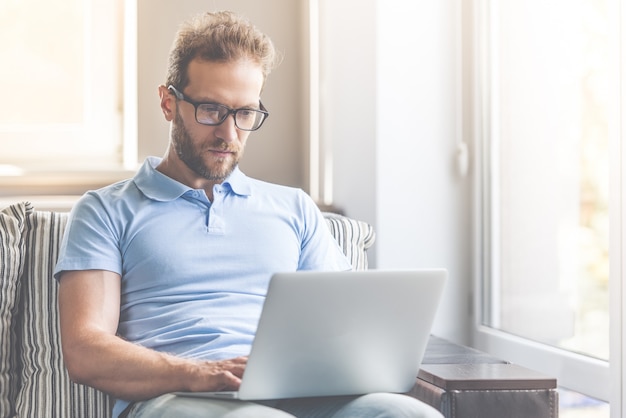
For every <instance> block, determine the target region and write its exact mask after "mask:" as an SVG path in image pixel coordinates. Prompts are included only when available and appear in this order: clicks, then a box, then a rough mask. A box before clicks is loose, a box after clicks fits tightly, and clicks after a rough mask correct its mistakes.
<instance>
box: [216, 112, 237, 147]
mask: <svg viewBox="0 0 626 418" xmlns="http://www.w3.org/2000/svg"><path fill="white" fill-rule="evenodd" d="M238 131H239V129H237V126H236V125H235V115H234V114H230V115H228V117H227V118H226V120H225V121H224V122H222V123H220V124H219V125H218V126H217V127H216V134H217V136H219V137H220V138H221V139H223V140H224V141H226V142H233V141H236V140H237V139H238V138H239V132H238Z"/></svg>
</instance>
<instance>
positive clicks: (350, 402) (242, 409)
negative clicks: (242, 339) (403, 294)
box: [128, 393, 442, 418]
mask: <svg viewBox="0 0 626 418" xmlns="http://www.w3.org/2000/svg"><path fill="white" fill-rule="evenodd" d="M173 416H175V417H177V418H178V417H180V418H192V417H194V418H195V417H202V418H235V417H236V418H248V417H249V418H293V417H298V418H331V417H332V418H357V417H358V418H374V417H376V418H392V417H393V418H404V417H406V418H409V417H410V418H440V417H442V415H441V414H440V413H439V412H438V411H436V410H435V409H434V408H431V407H430V406H428V405H426V404H424V403H422V402H420V401H418V400H416V399H413V398H411V397H408V396H404V395H398V394H390V393H373V394H369V395H363V396H336V397H324V398H299V399H281V400H275V401H262V402H245V401H231V400H221V399H201V398H185V397H180V396H176V395H171V394H167V395H163V396H160V397H158V398H155V399H152V400H149V401H146V402H140V403H138V404H136V405H135V406H134V407H133V408H132V409H131V411H130V413H129V414H128V418H159V417H173Z"/></svg>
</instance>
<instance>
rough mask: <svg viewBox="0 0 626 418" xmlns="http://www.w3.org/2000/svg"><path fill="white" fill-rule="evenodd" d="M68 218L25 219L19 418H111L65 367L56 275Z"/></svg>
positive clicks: (105, 404) (105, 405) (98, 397)
mask: <svg viewBox="0 0 626 418" xmlns="http://www.w3.org/2000/svg"><path fill="white" fill-rule="evenodd" d="M66 222H67V214H66V213H54V212H40V211H35V212H33V213H32V214H31V215H30V216H28V217H27V219H26V228H25V243H26V247H25V254H26V258H25V261H24V273H23V274H22V277H21V292H20V293H21V301H20V316H19V323H18V327H17V329H18V335H17V338H18V340H17V346H18V352H19V358H20V361H21V364H22V371H21V388H20V391H19V393H18V395H17V398H16V402H15V409H16V413H17V414H16V415H17V416H19V417H59V418H60V417H93V418H98V417H109V416H110V415H111V414H110V406H112V405H109V404H110V402H109V398H108V397H106V396H105V395H103V394H102V393H101V392H98V391H96V390H94V389H92V388H88V387H86V386H83V385H78V384H75V383H72V382H71V381H70V379H69V376H68V374H67V371H66V370H65V367H64V366H63V359H62V357H61V348H60V347H61V340H60V335H59V329H58V327H59V325H58V310H57V282H56V280H54V278H53V277H52V271H53V269H54V264H55V263H56V259H57V252H58V247H59V242H60V240H61V237H62V235H63V231H64V229H65V224H66Z"/></svg>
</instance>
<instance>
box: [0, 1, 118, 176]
mask: <svg viewBox="0 0 626 418" xmlns="http://www.w3.org/2000/svg"><path fill="white" fill-rule="evenodd" d="M83 7H84V16H85V24H84V28H83V36H84V38H85V40H89V44H87V41H86V43H85V48H84V53H85V55H84V84H83V98H84V103H85V109H84V112H83V123H78V124H70V123H58V124H55V123H46V124H37V125H29V124H11V123H4V124H0V141H1V142H2V146H3V153H2V154H3V155H2V161H0V163H2V165H3V166H4V167H7V166H8V167H15V168H16V170H17V171H20V170H21V172H23V173H28V172H30V171H33V170H35V171H64V170H68V169H72V170H84V171H91V170H94V169H99V170H112V169H118V168H122V167H124V158H125V153H124V148H125V146H126V144H127V140H126V138H125V135H124V132H123V123H122V121H123V115H122V114H123V112H124V111H125V110H124V106H123V103H124V102H123V87H122V83H123V72H124V69H123V60H124V54H123V53H122V49H123V48H125V44H124V43H123V42H124V38H123V34H124V32H126V31H127V29H128V22H127V21H126V19H125V18H124V12H125V10H124V9H125V8H128V5H127V4H125V2H124V0H115V1H112V2H100V1H96V0H90V1H85V2H83ZM111 20H113V21H115V24H114V25H111ZM112 34H113V35H114V36H112ZM92 51H97V53H93V52H92ZM111 92H113V94H111ZM41 99H42V100H44V98H41Z"/></svg>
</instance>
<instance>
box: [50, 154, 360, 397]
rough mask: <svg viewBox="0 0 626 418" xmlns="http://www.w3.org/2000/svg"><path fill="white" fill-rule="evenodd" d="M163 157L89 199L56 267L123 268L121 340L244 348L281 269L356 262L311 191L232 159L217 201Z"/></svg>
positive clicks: (74, 219)
mask: <svg viewBox="0 0 626 418" xmlns="http://www.w3.org/2000/svg"><path fill="white" fill-rule="evenodd" d="M160 161H161V159H159V158H156V157H149V158H148V159H146V161H145V162H144V164H143V166H142V167H141V168H140V170H139V171H138V172H137V174H136V175H135V177H134V178H132V179H129V180H124V181H121V182H119V183H116V184H113V185H111V186H108V187H105V188H102V189H100V190H96V191H90V192H88V193H86V194H85V195H84V196H83V197H82V198H81V199H80V201H79V202H78V203H77V204H76V205H75V207H74V208H73V209H72V212H71V214H70V218H69V220H68V225H67V228H66V231H65V236H64V239H63V243H62V245H61V249H60V255H59V260H58V263H57V265H56V269H55V277H56V278H57V279H58V278H59V275H60V273H61V272H62V271H64V270H88V269H98V270H109V271H112V272H115V273H118V274H120V275H121V277H122V300H121V312H120V323H119V328H118V333H119V334H120V335H121V336H122V337H123V338H125V339H127V340H129V341H132V342H135V343H138V344H141V345H143V346H146V347H150V348H152V349H155V350H159V351H166V352H169V353H175V354H178V355H180V356H183V357H189V358H203V359H223V358H230V357H235V356H239V355H247V354H248V353H249V351H250V346H251V343H252V340H253V338H254V334H255V331H256V326H257V322H258V318H259V314H260V311H261V307H262V305H263V301H264V298H265V293H266V290H267V285H268V281H269V278H270V276H271V275H272V274H273V273H274V272H279V271H294V270H349V269H350V268H351V267H350V263H349V262H348V260H347V259H346V258H345V256H344V255H343V253H342V252H341V249H340V248H339V246H338V245H337V243H336V241H335V240H334V238H333V237H332V235H331V234H330V231H329V228H328V226H327V224H326V222H325V220H324V218H323V217H322V215H321V213H320V211H319V210H318V208H317V206H316V205H315V203H314V202H313V201H312V199H311V198H310V197H309V196H308V195H307V194H306V193H304V192H303V191H302V190H300V189H296V188H291V187H286V186H280V185H276V184H271V183H267V182H263V181H259V180H255V179H252V178H249V177H247V176H245V175H244V174H243V173H242V172H241V171H240V170H239V169H235V170H234V171H233V173H232V174H231V175H230V176H229V178H228V179H227V180H226V181H224V182H223V183H222V184H220V185H216V186H215V187H214V189H213V196H214V199H213V202H210V201H209V200H208V199H207V196H206V194H205V193H204V191H203V190H195V189H191V188H189V187H188V186H185V185H183V184H181V183H179V182H177V181H175V180H173V179H171V178H170V177H167V176H166V175H164V174H162V173H161V172H159V171H157V170H156V169H155V167H156V166H157V165H158V164H159V162H160ZM117 406H118V405H116V409H117Z"/></svg>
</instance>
